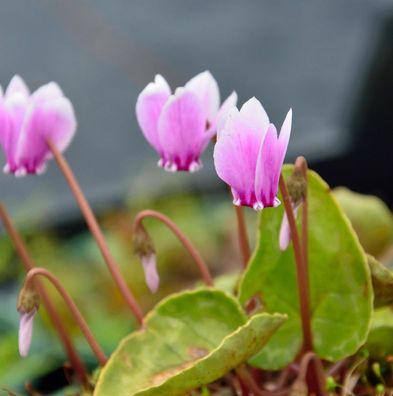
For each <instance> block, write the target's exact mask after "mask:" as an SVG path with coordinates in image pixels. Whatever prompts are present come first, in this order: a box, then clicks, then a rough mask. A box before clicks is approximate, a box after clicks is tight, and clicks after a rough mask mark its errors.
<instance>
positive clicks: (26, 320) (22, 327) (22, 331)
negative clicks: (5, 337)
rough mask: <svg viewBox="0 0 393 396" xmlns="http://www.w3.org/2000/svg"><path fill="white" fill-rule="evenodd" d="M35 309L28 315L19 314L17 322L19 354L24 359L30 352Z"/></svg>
mask: <svg viewBox="0 0 393 396" xmlns="http://www.w3.org/2000/svg"><path fill="white" fill-rule="evenodd" d="M36 312H37V309H36V308H34V309H33V310H32V311H31V312H29V313H21V314H20V320H19V354H20V355H21V356H22V357H26V356H27V355H28V353H29V350H30V344H31V337H32V335H33V323H34V316H35V314H36Z"/></svg>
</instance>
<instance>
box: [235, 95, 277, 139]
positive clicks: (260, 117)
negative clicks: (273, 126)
mask: <svg viewBox="0 0 393 396" xmlns="http://www.w3.org/2000/svg"><path fill="white" fill-rule="evenodd" d="M240 113H241V114H242V115H243V116H244V117H245V118H246V119H247V120H248V121H249V122H250V123H251V125H253V127H254V128H257V129H260V130H261V131H262V132H261V133H265V132H266V131H267V129H268V128H269V125H270V121H269V117H268V115H267V113H266V111H265V109H264V108H263V106H262V104H261V102H260V101H259V100H258V99H257V98H255V97H252V98H251V99H249V100H248V101H247V102H246V103H244V105H243V106H242V108H241V109H240Z"/></svg>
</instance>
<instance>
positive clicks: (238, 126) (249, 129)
mask: <svg viewBox="0 0 393 396" xmlns="http://www.w3.org/2000/svg"><path fill="white" fill-rule="evenodd" d="M218 136H219V138H218V140H217V143H216V145H215V147H214V164H215V168H216V172H217V174H218V176H219V177H220V178H221V179H222V180H223V181H225V182H226V183H227V184H229V185H230V186H231V188H232V191H233V193H234V203H235V204H237V205H239V204H241V205H248V206H253V204H254V201H255V194H254V181H255V168H256V163H257V157H258V151H259V147H260V146H261V143H262V141H261V134H260V131H258V130H257V129H256V128H254V127H253V125H252V124H250V122H249V120H247V119H246V118H245V117H244V116H243V115H242V114H241V113H239V111H238V110H237V108H233V109H232V110H230V112H229V114H228V116H227V117H226V121H225V123H224V125H223V126H222V130H219V131H218Z"/></svg>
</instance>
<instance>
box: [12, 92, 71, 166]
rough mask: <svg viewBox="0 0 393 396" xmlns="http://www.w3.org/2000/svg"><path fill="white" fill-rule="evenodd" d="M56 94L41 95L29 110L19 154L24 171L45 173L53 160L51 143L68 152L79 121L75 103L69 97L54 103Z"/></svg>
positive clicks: (18, 157) (23, 128)
mask: <svg viewBox="0 0 393 396" xmlns="http://www.w3.org/2000/svg"><path fill="white" fill-rule="evenodd" d="M53 88H54V87H53ZM37 92H38V91H37ZM52 94H54V95H55V94H56V92H55V91H52V92H50V91H49V90H48V91H47V92H44V93H42V94H40V95H39V96H37V97H36V100H35V101H34V102H33V103H31V104H30V106H29V108H28V110H27V114H26V117H25V120H24V123H23V126H22V132H21V136H20V141H19V145H18V152H17V160H18V162H19V165H20V168H21V169H20V171H26V172H27V173H40V172H42V171H43V170H44V169H45V161H46V160H47V159H49V158H51V157H52V155H51V153H50V151H49V149H48V145H47V143H46V141H47V139H51V140H52V142H53V143H55V144H56V146H57V148H58V149H59V150H60V151H64V150H65V149H66V148H67V146H68V145H69V143H70V142H71V140H72V138H73V136H74V134H75V130H76V119H75V114H74V109H73V107H72V104H71V102H70V101H69V100H68V99H67V98H65V97H60V98H56V99H53V100H50V99H49V97H50V96H51V95H52ZM56 96H57V94H56ZM46 99H48V100H46Z"/></svg>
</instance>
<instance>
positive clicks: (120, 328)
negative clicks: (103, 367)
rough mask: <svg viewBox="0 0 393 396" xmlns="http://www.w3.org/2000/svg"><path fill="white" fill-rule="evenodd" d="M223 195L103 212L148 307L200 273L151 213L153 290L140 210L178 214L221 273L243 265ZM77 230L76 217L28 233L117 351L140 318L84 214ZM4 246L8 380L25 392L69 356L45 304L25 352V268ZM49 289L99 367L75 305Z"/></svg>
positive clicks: (6, 243)
mask: <svg viewBox="0 0 393 396" xmlns="http://www.w3.org/2000/svg"><path fill="white" fill-rule="evenodd" d="M221 198H222V197H220V196H214V195H211V196H204V197H203V198H201V197H198V196H191V195H183V196H176V197H174V196H168V197H165V198H161V199H158V200H155V201H152V202H146V200H142V199H141V200H140V201H137V202H135V200H133V201H132V202H129V203H127V204H126V205H125V206H124V207H120V208H115V209H113V210H110V211H109V212H106V213H103V214H101V216H100V223H101V224H102V226H103V230H104V233H105V236H106V238H107V241H108V244H109V246H110V249H111V251H112V253H113V255H114V257H115V259H116V261H117V262H118V263H119V265H120V267H121V271H122V273H123V274H124V276H125V278H126V279H127V281H128V283H129V285H130V287H131V288H132V290H133V292H134V293H135V295H136V297H137V298H138V300H139V301H140V303H141V305H142V307H143V309H144V310H145V312H146V311H148V310H150V309H151V308H152V307H153V306H154V305H155V304H156V302H158V301H159V300H161V299H162V298H163V297H164V296H166V295H168V294H170V293H173V292H175V291H179V290H181V289H184V288H185V287H191V286H193V285H194V283H195V282H197V281H198V280H199V278H200V277H199V273H198V271H197V269H196V266H195V265H194V263H193V261H192V259H191V257H190V256H189V254H188V252H187V251H185V250H184V249H183V247H182V245H181V244H180V243H179V241H178V240H177V239H176V238H175V237H174V236H173V235H172V234H171V232H170V231H168V230H167V229H166V228H165V226H164V225H163V224H161V223H158V222H157V221H155V220H153V219H146V220H145V221H144V225H145V227H146V229H147V231H148V232H149V233H150V235H151V237H152V239H153V241H154V244H155V248H156V251H157V259H158V271H159V273H160V277H161V286H160V290H159V291H158V293H157V294H155V295H152V294H151V293H150V292H149V291H148V289H147V287H146V285H145V282H144V276H143V271H142V268H141V265H140V263H139V262H138V260H137V259H136V258H135V257H134V255H133V252H132V220H133V218H134V216H135V214H136V213H137V212H138V211H140V210H142V209H146V208H147V207H149V208H151V209H155V210H159V211H161V212H163V213H165V214H166V215H168V216H169V217H171V219H172V220H174V221H175V222H176V223H177V224H178V226H179V227H180V228H181V229H182V230H183V231H184V232H185V233H186V234H187V235H188V236H189V237H190V239H191V240H192V241H193V243H194V244H195V246H196V247H197V248H198V249H200V251H201V252H202V256H203V257H204V258H205V260H206V261H207V263H208V265H209V268H210V269H211V271H212V272H213V274H215V275H219V274H221V273H226V272H228V271H232V270H234V269H238V268H239V263H240V256H239V253H238V245H237V239H236V220H235V216H234V215H233V213H232V208H231V204H230V201H229V200H225V199H221ZM222 202H224V204H223V203H222ZM250 212H251V211H250ZM79 222H82V223H80V224H79ZM77 228H78V230H80V229H82V231H80V232H74V231H75V224H73V223H70V224H63V225H58V227H57V228H55V229H47V230H42V227H40V225H39V224H37V225H36V226H35V227H32V228H31V229H28V230H25V229H22V230H21V231H22V233H23V237H24V239H25V240H26V242H27V246H28V249H29V251H30V254H31V256H32V258H33V259H34V261H35V263H36V265H37V266H42V267H45V268H47V269H49V270H51V271H52V272H53V273H54V274H55V275H56V276H58V277H59V279H61V281H62V283H63V285H64V286H65V287H66V289H67V290H68V291H69V293H70V294H71V295H72V297H73V298H74V299H75V301H76V303H77V305H78V306H79V308H80V309H81V311H82V313H83V314H84V316H85V318H86V320H87V322H88V323H89V325H90V327H91V328H92V330H93V333H94V334H95V336H96V338H97V339H98V340H99V342H100V344H101V345H102V347H103V348H104V350H105V351H106V352H107V353H108V354H109V353H111V351H113V349H114V348H115V347H116V345H117V343H118V341H119V340H120V339H121V338H123V337H124V336H125V335H126V334H128V333H129V332H130V331H131V330H132V329H133V328H134V327H135V321H134V320H133V318H132V317H131V315H130V313H129V311H128V309H127V308H126V306H125V304H124V303H123V301H122V297H121V295H120V294H119V292H118V291H117V289H116V287H115V285H114V282H113V281H112V279H111V277H110V275H109V272H108V270H107V268H106V266H105V264H104V262H103V260H102V258H101V255H100V253H99V250H98V248H97V246H96V245H95V241H94V239H93V238H92V237H91V235H90V234H89V233H88V232H87V230H86V229H85V226H84V223H83V220H82V219H78V223H77ZM0 249H1V253H2V254H1V255H0V282H1V284H2V287H1V288H0V293H1V296H3V295H4V296H6V297H4V298H3V297H1V300H0V301H1V310H0V385H1V386H4V387H5V388H7V389H11V390H13V391H16V392H23V385H22V384H23V383H24V382H26V381H32V380H34V379H36V378H37V377H40V376H41V375H43V374H45V373H48V372H50V371H51V370H53V369H56V368H58V367H61V364H62V362H63V361H64V360H65V359H66V357H65V355H64V352H63V350H62V348H61V345H60V344H59V342H58V339H57V336H56V335H55V334H54V332H53V330H52V327H51V324H50V321H49V319H48V317H47V316H46V313H45V311H44V309H41V310H40V313H41V315H40V316H41V318H40V319H38V320H36V322H35V328H34V336H33V341H32V349H31V353H30V354H29V357H27V358H25V359H21V358H20V357H19V355H18V351H17V327H18V314H17V312H16V310H15V304H16V295H17V292H18V288H19V287H20V285H21V282H22V278H23V270H22V266H21V264H20V262H19V259H18V257H17V256H16V255H15V252H14V248H13V246H12V244H11V242H10V240H9V239H8V237H7V236H3V237H2V238H1V239H0ZM235 282H236V276H235V275H234V276H231V277H229V278H226V277H224V278H223V279H222V283H223V284H224V288H225V289H231V288H232V289H233V285H234V284H235ZM48 290H49V291H50V294H51V296H52V298H53V300H54V301H55V304H56V306H57V307H58V309H59V312H60V314H61V316H62V318H63V320H64V323H65V324H66V327H67V328H68V329H69V331H70V332H71V334H72V336H73V338H74V341H75V343H76V345H77V348H78V351H79V352H80V353H81V355H82V356H83V358H84V360H85V361H86V362H87V364H89V365H90V367H94V366H95V365H96V362H95V359H94V356H93V355H92V353H91V351H90V349H89V346H88V345H87V344H86V342H85V341H84V339H83V337H82V336H81V334H80V332H79V329H78V328H77V327H76V325H75V323H74V321H73V319H72V318H71V316H70V314H69V312H68V309H67V307H66V306H65V304H64V303H63V301H61V299H60V298H59V296H58V295H57V293H56V292H55V291H54V290H53V288H52V287H51V286H50V285H48ZM108 318H110V320H108ZM36 383H37V382H34V383H33V384H36Z"/></svg>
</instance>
